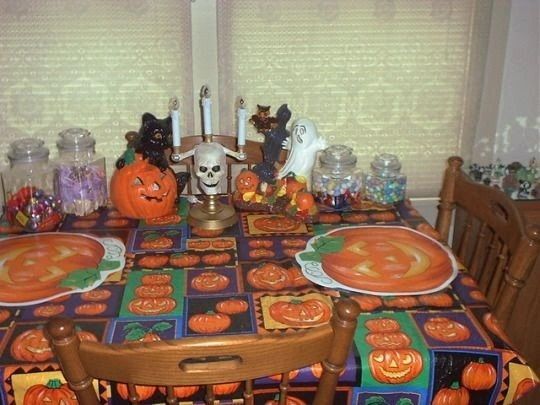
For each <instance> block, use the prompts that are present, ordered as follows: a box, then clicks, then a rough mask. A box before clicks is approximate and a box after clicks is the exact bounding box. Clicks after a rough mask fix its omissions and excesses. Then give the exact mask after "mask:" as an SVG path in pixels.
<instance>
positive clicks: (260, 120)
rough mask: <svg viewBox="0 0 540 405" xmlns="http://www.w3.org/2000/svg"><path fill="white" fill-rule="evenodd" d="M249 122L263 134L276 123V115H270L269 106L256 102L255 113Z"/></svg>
mask: <svg viewBox="0 0 540 405" xmlns="http://www.w3.org/2000/svg"><path fill="white" fill-rule="evenodd" d="M249 122H250V123H251V124H253V126H254V127H255V128H256V129H257V132H258V133H259V134H263V135H264V134H266V132H268V131H270V130H271V129H272V128H275V127H276V125H277V119H276V117H272V116H271V115H270V106H269V105H268V106H265V105H260V104H257V114H253V115H252V116H251V119H250V120H249Z"/></svg>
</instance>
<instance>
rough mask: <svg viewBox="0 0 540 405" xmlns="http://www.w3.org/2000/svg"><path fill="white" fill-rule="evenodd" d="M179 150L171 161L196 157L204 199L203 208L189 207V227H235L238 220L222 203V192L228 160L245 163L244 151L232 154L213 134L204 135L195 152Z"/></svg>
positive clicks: (197, 174)
mask: <svg viewBox="0 0 540 405" xmlns="http://www.w3.org/2000/svg"><path fill="white" fill-rule="evenodd" d="M178 149H179V148H177V149H176V151H174V154H175V155H176V156H175V158H174V159H172V156H171V160H173V161H175V162H180V161H182V160H184V159H186V158H188V157H191V156H193V159H194V168H195V175H196V177H197V178H198V179H199V187H200V188H201V190H202V191H203V192H204V194H205V197H204V199H203V201H202V204H200V205H194V206H192V207H191V208H190V210H189V213H188V217H187V222H188V224H190V225H192V226H195V227H198V228H203V229H212V230H213V229H223V228H227V227H229V226H231V225H234V224H235V223H236V222H237V220H238V218H237V215H236V211H235V209H234V207H232V206H230V205H228V204H225V203H223V202H221V201H220V200H219V196H218V194H219V190H220V186H221V184H222V182H221V181H222V180H223V179H225V178H226V173H225V170H226V167H227V160H226V157H227V155H228V156H232V157H233V158H235V159H237V160H239V161H242V160H245V159H246V157H247V156H246V154H245V152H244V150H243V148H241V147H239V148H238V149H239V150H238V151H233V150H230V149H228V148H226V147H225V146H223V145H222V144H220V143H218V142H214V141H213V137H212V135H203V142H201V143H200V144H198V145H196V146H195V147H194V148H193V149H191V150H189V151H187V152H184V153H180V152H179V150H178Z"/></svg>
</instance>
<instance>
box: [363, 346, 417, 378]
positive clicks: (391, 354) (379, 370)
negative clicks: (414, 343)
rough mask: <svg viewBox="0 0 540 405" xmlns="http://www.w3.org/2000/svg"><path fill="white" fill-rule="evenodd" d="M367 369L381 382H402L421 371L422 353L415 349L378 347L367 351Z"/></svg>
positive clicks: (414, 376)
mask: <svg viewBox="0 0 540 405" xmlns="http://www.w3.org/2000/svg"><path fill="white" fill-rule="evenodd" d="M368 362H369V370H370V371H371V375H372V376H373V378H374V379H375V380H377V381H379V382H380V383H383V384H403V383H407V382H409V381H412V380H413V379H415V378H416V377H418V375H419V374H420V373H421V372H422V369H423V361H422V355H421V354H420V353H419V352H418V351H417V350H415V349H411V348H402V349H393V350H392V349H378V350H373V351H371V352H370V353H369V359H368Z"/></svg>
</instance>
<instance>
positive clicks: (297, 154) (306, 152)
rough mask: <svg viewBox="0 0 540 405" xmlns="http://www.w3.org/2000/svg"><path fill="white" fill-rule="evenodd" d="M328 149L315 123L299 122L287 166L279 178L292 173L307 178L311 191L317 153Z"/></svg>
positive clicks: (295, 125) (279, 174) (302, 119)
mask: <svg viewBox="0 0 540 405" xmlns="http://www.w3.org/2000/svg"><path fill="white" fill-rule="evenodd" d="M324 148H326V141H325V140H324V138H322V137H321V136H320V135H319V133H318V131H317V127H316V126H315V123H314V122H313V121H311V120H310V119H307V118H301V119H299V120H297V121H296V122H295V123H294V125H293V130H292V137H291V149H290V151H289V155H288V156H287V160H286V162H285V165H284V166H283V167H282V168H281V169H280V170H279V173H278V177H279V178H283V177H285V176H288V175H289V174H290V173H294V174H295V175H296V176H302V177H305V178H306V181H307V190H311V171H312V170H313V166H315V162H316V160H317V153H318V152H319V151H321V150H323V149H324Z"/></svg>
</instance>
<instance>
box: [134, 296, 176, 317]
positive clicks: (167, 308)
mask: <svg viewBox="0 0 540 405" xmlns="http://www.w3.org/2000/svg"><path fill="white" fill-rule="evenodd" d="M174 308H176V301H175V300H174V299H173V298H170V297H156V298H135V299H133V300H131V301H130V302H129V304H128V310H129V311H130V312H132V313H134V314H137V315H144V316H150V315H160V314H168V313H169V312H171V311H172V310H173V309H174Z"/></svg>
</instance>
